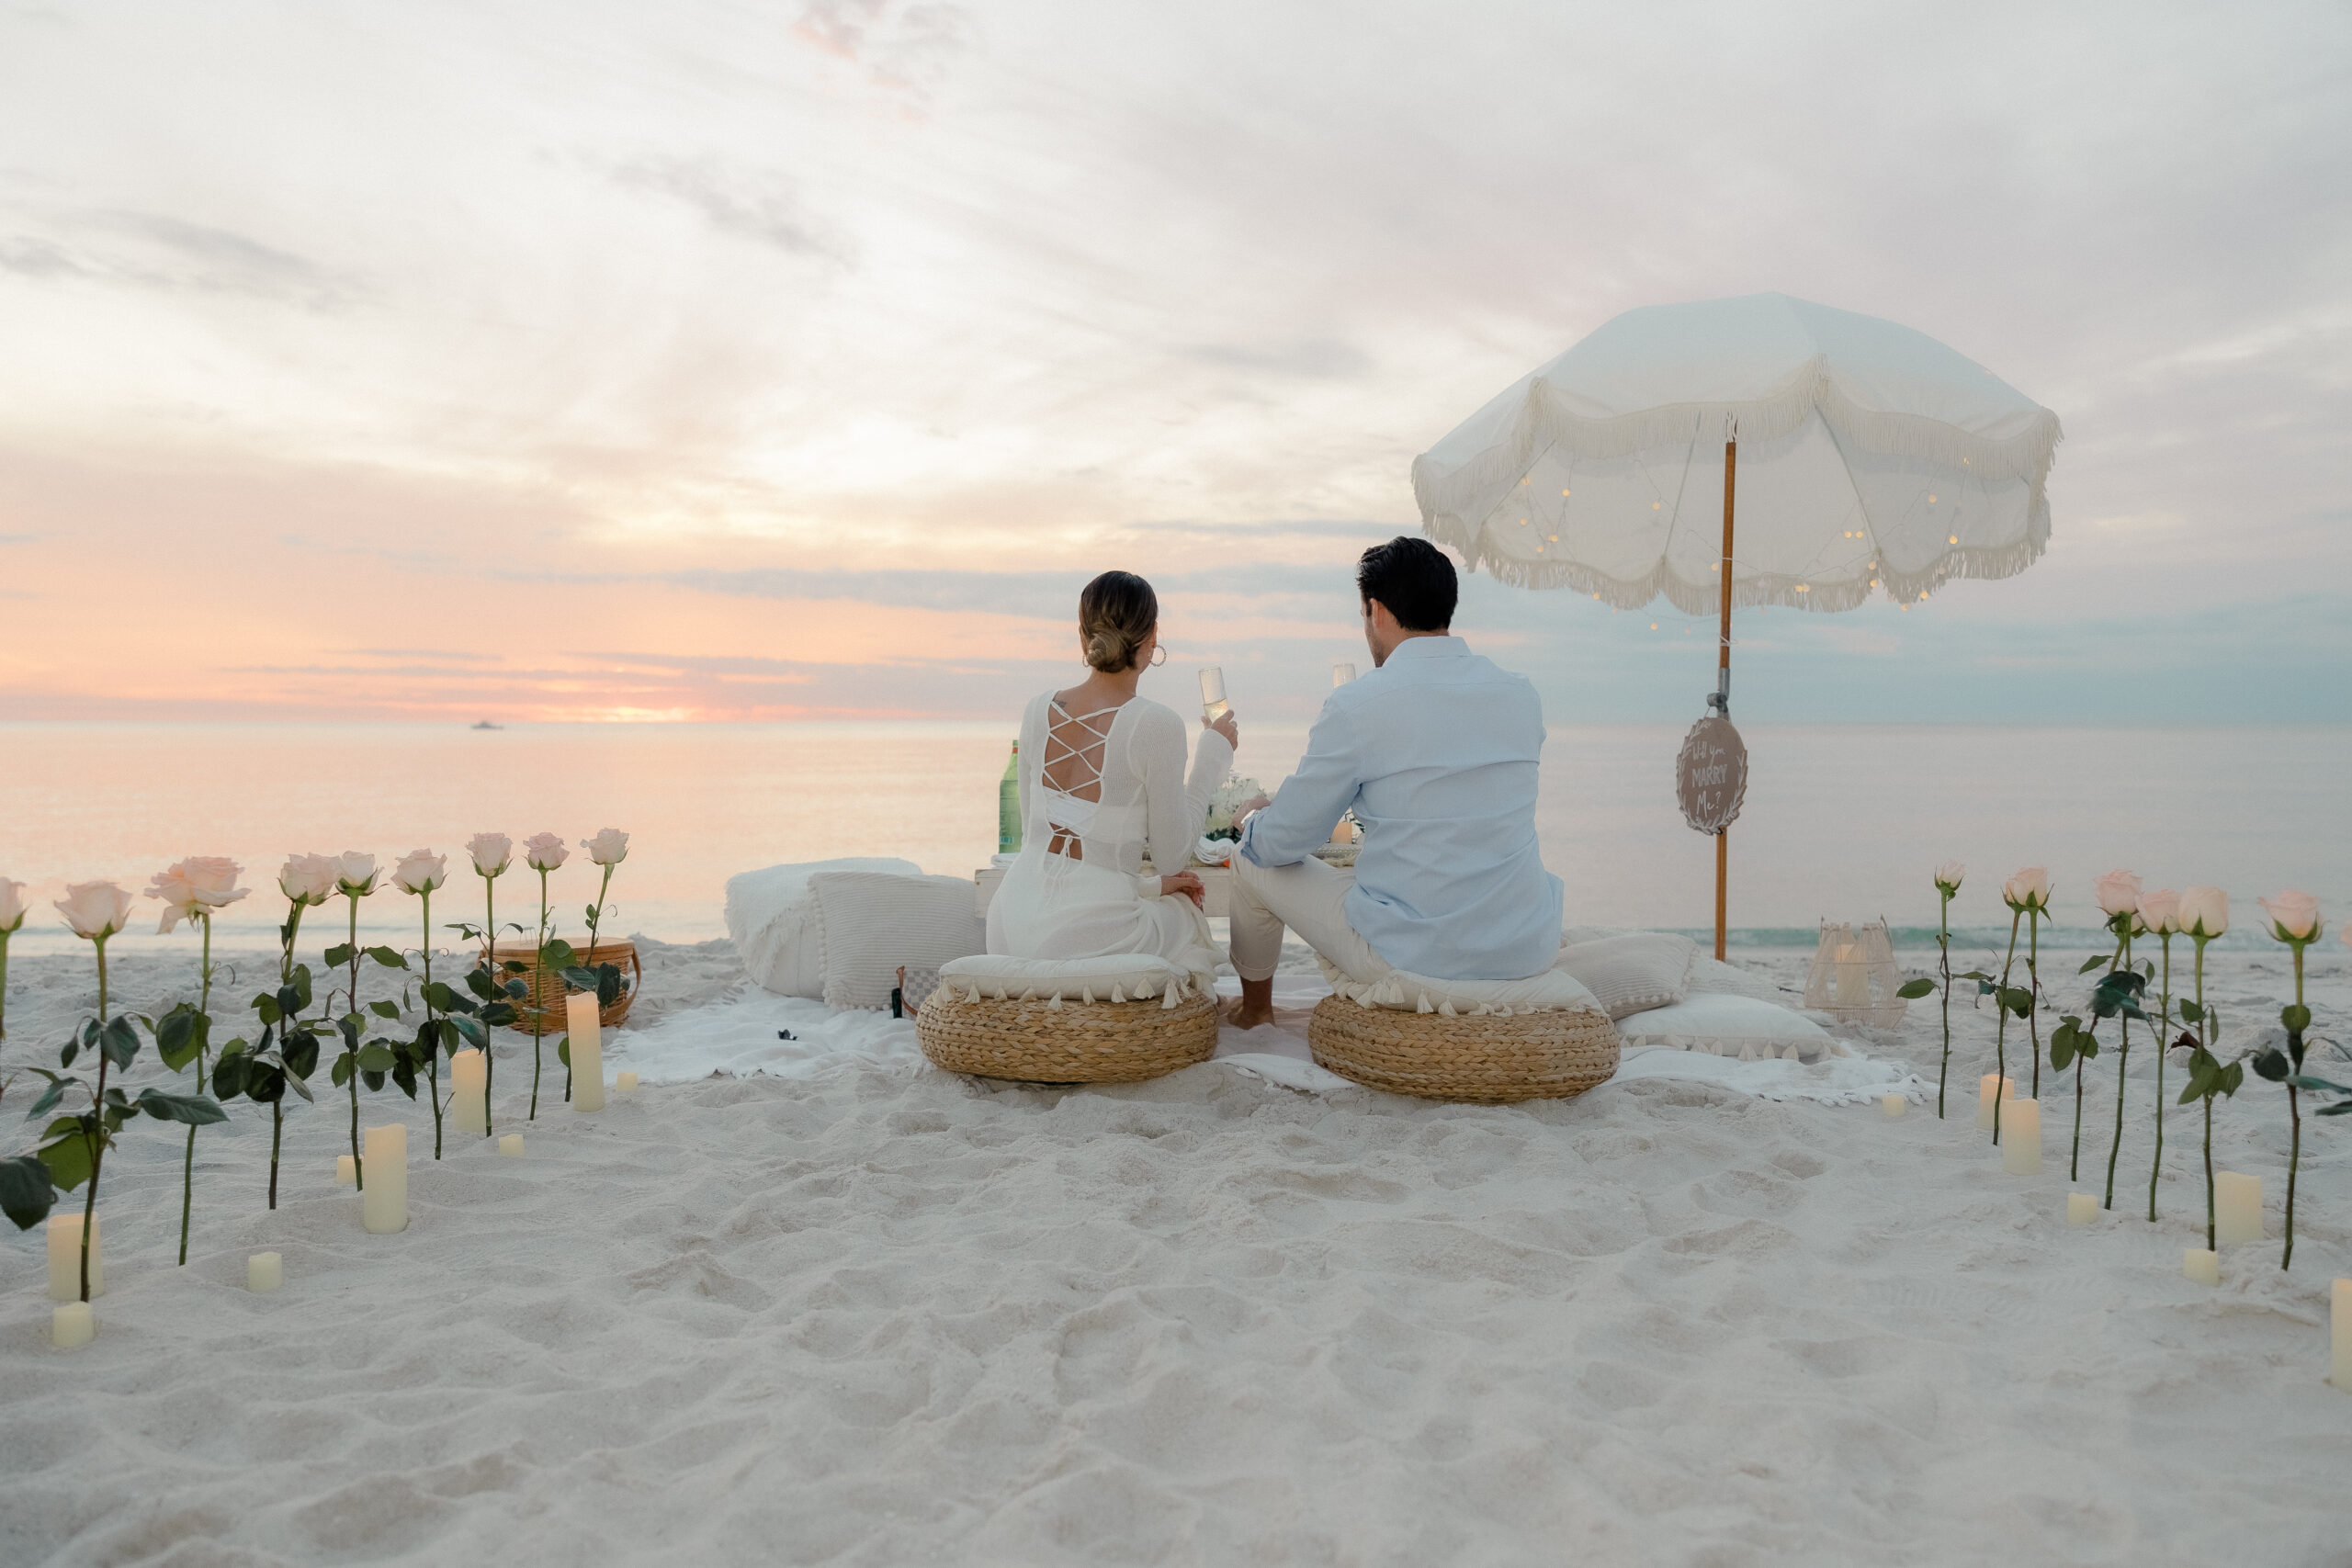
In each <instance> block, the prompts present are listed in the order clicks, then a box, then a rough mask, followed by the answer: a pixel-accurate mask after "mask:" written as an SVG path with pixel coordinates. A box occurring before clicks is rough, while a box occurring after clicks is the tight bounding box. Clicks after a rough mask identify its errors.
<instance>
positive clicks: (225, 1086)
mask: <svg viewBox="0 0 2352 1568" xmlns="http://www.w3.org/2000/svg"><path fill="white" fill-rule="evenodd" d="M239 1043H243V1042H239ZM252 1068H253V1062H252V1059H251V1058H250V1057H248V1056H247V1055H245V1054H244V1053H243V1051H222V1052H221V1053H220V1060H219V1061H218V1062H215V1063H213V1064H212V1092H213V1093H214V1094H217V1095H219V1096H220V1098H221V1099H223V1100H234V1099H236V1098H237V1096H239V1095H241V1094H243V1093H244V1092H245V1084H246V1082H247V1080H248V1077H249V1076H250V1074H251V1071H252Z"/></svg>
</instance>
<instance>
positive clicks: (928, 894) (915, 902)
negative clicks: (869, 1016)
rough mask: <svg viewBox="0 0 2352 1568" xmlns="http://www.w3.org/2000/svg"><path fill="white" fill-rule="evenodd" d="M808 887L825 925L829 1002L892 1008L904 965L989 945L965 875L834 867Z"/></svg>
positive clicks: (928, 963)
mask: <svg viewBox="0 0 2352 1568" xmlns="http://www.w3.org/2000/svg"><path fill="white" fill-rule="evenodd" d="M809 889H810V890H811V891H812V892H814V893H815V894H816V896H817V908H818V911H819V913H820V917H821V919H822V921H823V925H824V941H825V1005H826V1006H827V1007H830V1008H885V1007H888V1006H889V1005H890V987H893V986H895V985H897V984H898V983H899V981H898V976H899V965H900V964H905V965H906V966H907V967H908V968H910V969H916V968H926V969H936V968H942V967H944V965H945V964H947V963H948V962H949V961H950V960H952V959H956V958H962V957H965V956H967V955H968V954H970V953H979V952H982V951H984V950H985V949H986V948H987V947H988V932H987V931H986V929H985V928H984V927H983V926H982V925H981V923H980V917H979V916H978V913H976V912H975V911H974V909H973V908H972V885H971V884H970V883H969V882H967V881H966V880H965V879H964V878H962V877H960V876H898V875H893V874H889V873H888V872H869V871H832V872H824V873H821V874H818V875H815V876H812V877H810V878H809Z"/></svg>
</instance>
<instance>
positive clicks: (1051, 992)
mask: <svg viewBox="0 0 2352 1568" xmlns="http://www.w3.org/2000/svg"><path fill="white" fill-rule="evenodd" d="M939 981H940V984H941V985H943V986H944V987H947V988H948V989H949V990H951V991H953V992H955V993H956V995H958V996H961V997H963V998H967V999H978V998H973V995H972V994H973V992H974V991H975V990H977V991H978V993H979V996H980V997H981V998H989V997H993V998H1000V999H1007V998H1009V999H1012V1000H1014V1001H1018V1000H1021V999H1023V998H1032V999H1036V1000H1051V999H1052V998H1056V997H1059V998H1064V999H1066V1000H1069V1001H1086V1002H1108V1001H1122V1002H1124V1001H1139V1000H1141V999H1143V998H1146V997H1159V996H1168V994H1169V992H1170V988H1171V987H1172V988H1173V991H1174V996H1173V997H1170V1006H1173V1005H1174V1003H1175V1001H1176V1000H1177V999H1179V998H1182V997H1183V996H1185V995H1186V994H1187V993H1188V992H1190V991H1192V990H1195V989H1199V990H1206V989H1207V988H1208V987H1209V986H1210V985H1211V984H1213V983H1214V976H1189V975H1187V974H1185V972H1184V971H1183V970H1182V969H1179V968H1178V967H1176V965H1174V964H1170V963H1169V962H1168V960H1166V959H1164V958H1160V957H1157V956H1155V955H1154V954H1151V953H1107V954H1104V955H1103V956H1100V957H1096V958H1009V957H1006V956H1004V955H1003V954H1001V953H975V954H973V955H972V956H970V957H968V958H958V959H956V960H954V961H953V962H951V963H947V964H941V965H940V966H939Z"/></svg>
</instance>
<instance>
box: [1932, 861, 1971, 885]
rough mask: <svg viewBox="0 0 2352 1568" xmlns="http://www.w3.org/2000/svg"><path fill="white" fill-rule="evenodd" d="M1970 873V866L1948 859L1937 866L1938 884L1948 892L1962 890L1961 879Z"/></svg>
mask: <svg viewBox="0 0 2352 1568" xmlns="http://www.w3.org/2000/svg"><path fill="white" fill-rule="evenodd" d="M1967 874H1968V867H1966V866H1964V865H1962V863H1960V862H1958V861H1956V860H1948V861H1946V862H1944V863H1943V864H1941V865H1939V866H1938V867H1936V886H1939V887H1940V888H1942V889H1943V890H1944V891H1945V892H1947V893H1957V892H1959V891H1960V884H1961V879H1962V877H1964V876H1966V875H1967Z"/></svg>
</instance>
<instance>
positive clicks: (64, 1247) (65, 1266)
mask: <svg viewBox="0 0 2352 1568" xmlns="http://www.w3.org/2000/svg"><path fill="white" fill-rule="evenodd" d="M106 1239H107V1231H106V1227H105V1226H104V1225H102V1224H98V1222H97V1221H96V1220H95V1219H93V1220H92V1221H91V1222H90V1294H91V1295H92V1296H93V1297H96V1296H101V1295H104V1294H105V1293H106V1288H107V1270H106V1259H105V1257H104V1255H103V1254H102V1253H101V1252H100V1251H99V1247H101V1245H103V1244H104V1242H105V1241H106ZM49 1299H50V1300H51V1301H53V1302H78V1301H80V1300H81V1299H82V1216H81V1215H79V1214H51V1216H50V1217H49Z"/></svg>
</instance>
